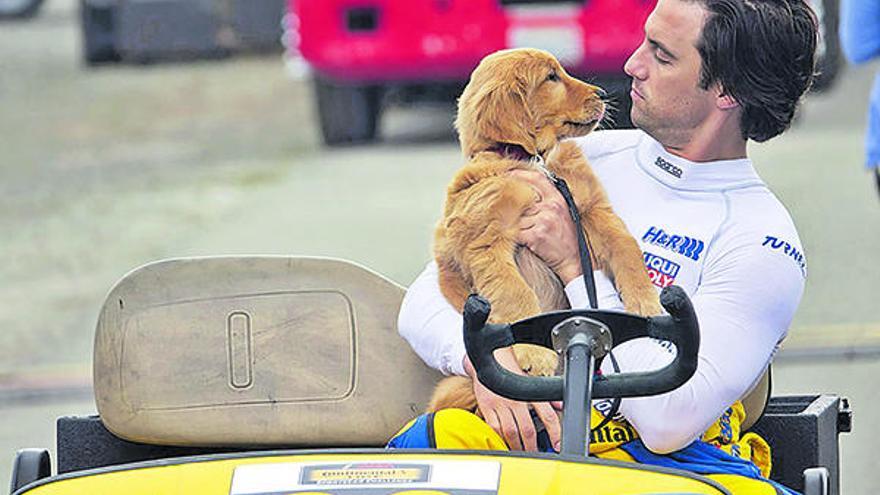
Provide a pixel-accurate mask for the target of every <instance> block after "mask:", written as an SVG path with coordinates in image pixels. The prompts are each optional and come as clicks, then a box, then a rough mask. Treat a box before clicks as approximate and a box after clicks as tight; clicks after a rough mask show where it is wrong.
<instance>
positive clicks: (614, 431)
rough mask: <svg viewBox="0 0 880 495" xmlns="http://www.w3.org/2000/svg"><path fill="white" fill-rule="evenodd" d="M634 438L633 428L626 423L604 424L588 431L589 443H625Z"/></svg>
mask: <svg viewBox="0 0 880 495" xmlns="http://www.w3.org/2000/svg"><path fill="white" fill-rule="evenodd" d="M636 438H638V436H637V435H636V433H635V430H633V429H632V427H631V426H629V424H627V423H619V424H617V425H613V426H612V425H605V426H603V427H602V428H600V429H598V430H591V431H590V443H626V442H629V441H631V440H635V439H636Z"/></svg>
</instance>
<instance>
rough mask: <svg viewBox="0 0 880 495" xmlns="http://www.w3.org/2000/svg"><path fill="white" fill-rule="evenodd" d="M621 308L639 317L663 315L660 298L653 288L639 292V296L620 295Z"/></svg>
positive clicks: (631, 294)
mask: <svg viewBox="0 0 880 495" xmlns="http://www.w3.org/2000/svg"><path fill="white" fill-rule="evenodd" d="M621 299H623V307H624V309H626V311H628V312H630V313H635V314H637V315H639V316H657V315H661V314H663V306H661V305H660V296H659V295H658V294H657V291H655V290H654V289H653V288H648V290H645V291H641V293H640V294H633V293H629V294H621Z"/></svg>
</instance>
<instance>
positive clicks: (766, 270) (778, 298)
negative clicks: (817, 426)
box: [614, 236, 804, 453]
mask: <svg viewBox="0 0 880 495" xmlns="http://www.w3.org/2000/svg"><path fill="white" fill-rule="evenodd" d="M763 240H764V239H761V238H758V236H755V238H754V239H753V240H752V241H751V242H750V243H749V245H746V246H742V247H740V248H738V249H736V250H733V251H728V252H726V253H725V254H724V255H723V256H722V257H721V258H720V259H717V260H713V261H712V266H707V267H706V269H705V270H704V275H703V281H702V283H701V285H700V287H699V288H698V289H697V291H696V293H695V294H693V296H692V297H691V300H692V302H693V304H694V310H695V311H696V314H697V318H698V320H699V322H700V335H701V340H700V352H699V361H698V364H697V371H696V373H695V374H694V376H693V377H692V378H691V379H690V380H688V382H687V383H685V384H684V385H683V386H682V387H680V388H679V389H677V390H674V391H672V392H670V393H667V394H663V395H659V396H655V397H646V398H639V399H626V400H623V401H621V406H620V411H621V412H622V413H623V415H624V416H625V417H626V418H627V419H628V420H629V421H630V422H631V423H632V424H633V426H634V427H635V428H636V430H637V431H638V432H639V435H640V436H641V438H642V441H643V442H644V443H645V445H646V446H647V447H648V448H649V449H650V450H652V451H654V452H657V453H667V452H672V451H675V450H678V449H680V448H683V447H685V446H687V445H688V444H689V443H690V442H692V441H694V440H696V439H697V438H699V437H700V435H701V434H702V433H703V432H704V431H705V430H706V429H707V428H708V427H709V426H710V425H711V424H712V423H713V422H714V421H716V420H717V419H718V417H719V416H720V415H721V414H722V413H723V412H724V410H725V409H726V408H728V407H729V406H730V404H732V403H733V402H735V401H736V400H738V399H740V398H741V397H742V396H743V395H745V393H746V392H747V391H748V390H749V389H750V388H751V387H752V386H753V385H754V384H755V382H756V380H757V379H758V378H759V377H760V376H761V374H762V373H763V371H764V370H765V369H766V367H767V366H768V364H769V363H770V359H771V358H772V356H773V353H774V352H775V349H776V346H777V344H778V342H779V341H781V340H782V338H783V337H784V336H785V332H786V330H787V329H788V326H789V324H790V323H791V320H792V318H793V316H794V312H795V309H796V308H797V305H798V303H799V302H800V298H801V294H802V293H803V287H804V277H803V274H802V273H801V270H800V267H799V266H798V265H797V264H796V263H795V262H793V260H792V259H790V257H789V256H787V255H785V254H784V253H783V251H781V250H774V249H772V248H771V247H770V246H764V245H762V244H763V242H762V241H763ZM707 263H710V261H708V260H707ZM614 354H615V357H616V358H617V361H618V363H620V367H621V369H622V370H623V371H643V370H648V369H656V368H658V367H660V366H663V365H665V364H667V363H668V362H669V361H671V359H672V353H671V352H669V351H668V350H667V349H666V348H664V347H663V346H661V345H660V344H659V343H657V342H656V341H651V340H647V339H640V340H638V341H631V342H628V343H625V344H623V345H620V346H618V347H616V348H615V351H614Z"/></svg>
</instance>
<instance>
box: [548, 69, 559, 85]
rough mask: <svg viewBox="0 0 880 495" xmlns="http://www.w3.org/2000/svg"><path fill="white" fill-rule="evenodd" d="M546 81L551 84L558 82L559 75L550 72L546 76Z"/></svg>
mask: <svg viewBox="0 0 880 495" xmlns="http://www.w3.org/2000/svg"><path fill="white" fill-rule="evenodd" d="M547 80H548V81H553V82H559V74H557V73H556V71H555V70H553V71H550V73H549V74H547Z"/></svg>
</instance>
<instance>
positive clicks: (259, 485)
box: [16, 450, 728, 495]
mask: <svg viewBox="0 0 880 495" xmlns="http://www.w3.org/2000/svg"><path fill="white" fill-rule="evenodd" d="M166 493H181V494H182V493H186V494H189V495H258V494H259V495H270V494H271V495H276V494H277V495H281V494H285V495H287V494H309V495H337V494H340V495H366V494H369V495H380V494H383V495H384V494H389V495H390V494H395V495H397V494H399V495H404V494H408V495H417V494H418V495H429V494H431V495H442V494H448V495H495V494H498V495H536V494H546V495H555V494H560V495H561V494H573V493H589V494H590V495H612V494H614V495H627V494H632V495H636V494H673V493H674V494H679V495H681V494H686V495H691V494H705V495H720V494H725V493H728V492H727V491H725V490H724V489H723V488H722V487H721V486H720V485H719V484H718V483H716V482H714V481H712V480H710V479H708V478H705V477H701V476H697V475H694V474H691V473H687V472H684V471H677V470H672V469H662V468H655V467H646V466H635V465H633V464H627V463H621V462H615V461H605V460H595V459H591V460H584V459H574V458H572V459H564V458H560V457H559V456H557V455H553V456H551V455H525V454H511V453H499V452H467V453H454V452H432V453H411V452H406V453H404V452H401V451H388V450H373V451H363V452H352V453H346V452H338V453H336V452H334V453H320V452H317V453H289V452H288V453H285V452H279V453H277V454H268V455H267V453H266V452H263V453H255V454H250V453H244V454H219V455H212V456H200V457H188V458H178V459H168V460H162V461H152V462H142V463H135V464H128V465H121V466H113V467H108V468H103V469H95V470H90V471H84V472H78V473H71V474H69V475H61V476H56V477H54V478H46V479H44V480H41V481H38V482H37V483H35V484H33V485H31V486H30V487H26V488H24V489H23V490H22V491H19V492H17V494H16V495H25V494H26V495H81V494H89V495H105V494H107V495H109V494H126V495H156V494H166Z"/></svg>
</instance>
